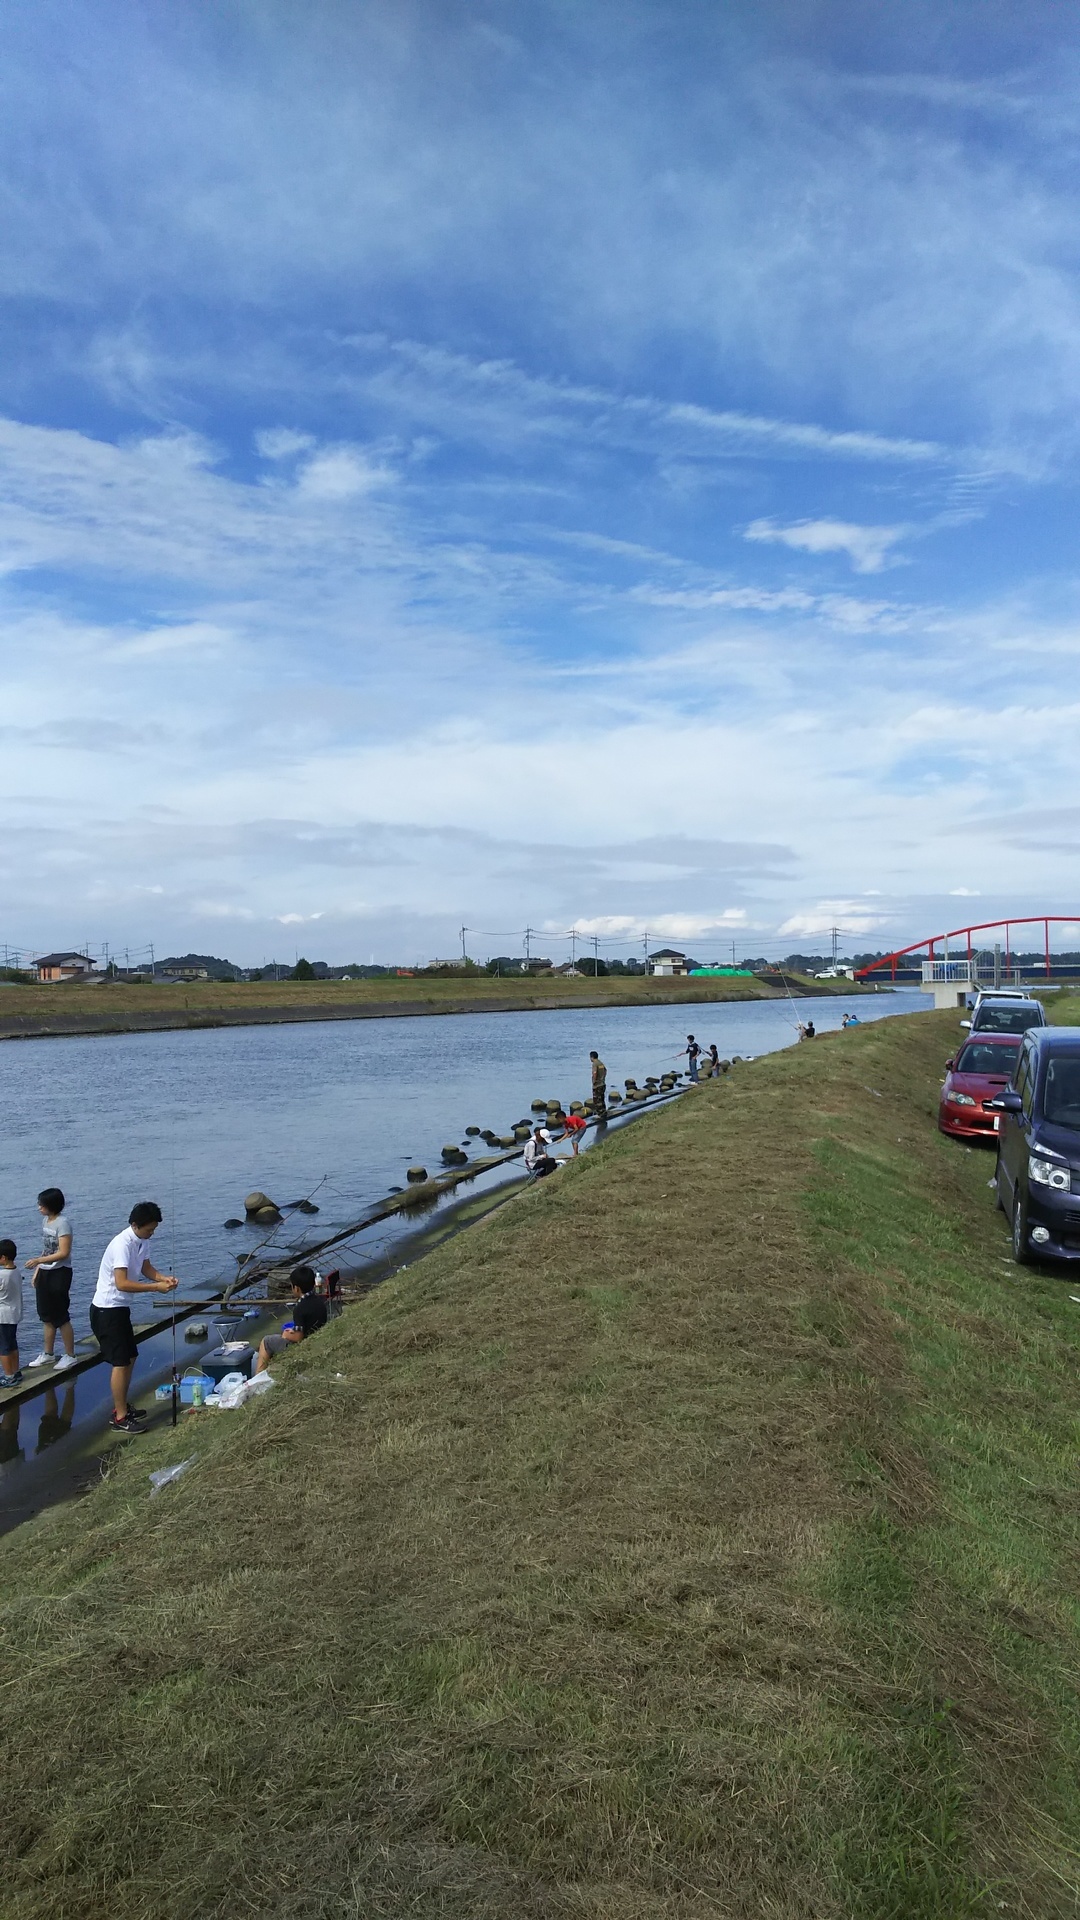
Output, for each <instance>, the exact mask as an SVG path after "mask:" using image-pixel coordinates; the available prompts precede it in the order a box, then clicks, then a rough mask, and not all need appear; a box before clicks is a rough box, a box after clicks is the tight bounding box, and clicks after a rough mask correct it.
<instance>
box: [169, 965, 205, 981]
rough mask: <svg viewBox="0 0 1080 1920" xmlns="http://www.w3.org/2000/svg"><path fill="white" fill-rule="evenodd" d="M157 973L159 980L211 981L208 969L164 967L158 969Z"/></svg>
mask: <svg viewBox="0 0 1080 1920" xmlns="http://www.w3.org/2000/svg"><path fill="white" fill-rule="evenodd" d="M156 973H157V978H158V979H159V980H209V978H210V970H209V968H208V967H179V966H178V967H170V966H163V967H158V968H157V970H156Z"/></svg>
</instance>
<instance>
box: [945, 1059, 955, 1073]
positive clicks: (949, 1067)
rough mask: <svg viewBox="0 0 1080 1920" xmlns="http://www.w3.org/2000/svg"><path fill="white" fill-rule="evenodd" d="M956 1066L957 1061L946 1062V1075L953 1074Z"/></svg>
mask: <svg viewBox="0 0 1080 1920" xmlns="http://www.w3.org/2000/svg"><path fill="white" fill-rule="evenodd" d="M955 1065H956V1061H955V1060H946V1062H945V1071H946V1073H951V1072H952V1070H953V1068H954V1067H955Z"/></svg>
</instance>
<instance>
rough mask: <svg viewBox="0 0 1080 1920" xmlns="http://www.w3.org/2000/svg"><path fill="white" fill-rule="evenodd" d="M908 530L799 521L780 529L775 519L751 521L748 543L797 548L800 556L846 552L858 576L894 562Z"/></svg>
mask: <svg viewBox="0 0 1080 1920" xmlns="http://www.w3.org/2000/svg"><path fill="white" fill-rule="evenodd" d="M907 532H908V528H907V527H904V526H896V527H860V526H855V525H854V524H853V523H852V522H851V521H848V520H796V521H795V523H794V525H792V526H787V527H784V526H780V525H778V524H777V522H776V521H775V520H767V519H764V520H751V522H750V525H749V526H748V527H747V529H746V536H745V537H746V539H747V540H758V541H766V542H771V543H773V544H777V545H780V546H783V547H794V548H795V550H796V551H797V552H799V553H846V554H847V556H848V559H849V560H850V561H851V564H852V566H853V568H854V569H855V572H856V573H880V572H881V569H882V568H883V567H884V566H887V565H889V564H890V563H891V564H895V562H893V561H892V552H891V550H892V548H893V547H895V545H896V543H897V541H898V540H901V539H902V538H903V536H904V534H905V533H907Z"/></svg>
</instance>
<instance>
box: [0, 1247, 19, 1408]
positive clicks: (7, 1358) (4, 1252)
mask: <svg viewBox="0 0 1080 1920" xmlns="http://www.w3.org/2000/svg"><path fill="white" fill-rule="evenodd" d="M16 1251H17V1250H16V1246H15V1242H14V1240H0V1367H2V1368H3V1372H2V1373H0V1387H21V1386H22V1383H23V1377H22V1370H21V1368H20V1366H19V1321H20V1320H21V1319H22V1306H23V1299H22V1274H21V1273H20V1272H19V1269H18V1267H17V1266H16V1265H15V1259H16Z"/></svg>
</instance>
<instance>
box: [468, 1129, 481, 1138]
mask: <svg viewBox="0 0 1080 1920" xmlns="http://www.w3.org/2000/svg"><path fill="white" fill-rule="evenodd" d="M465 1132H466V1134H467V1135H468V1137H469V1138H470V1139H471V1140H475V1139H476V1138H477V1137H478V1135H479V1133H480V1129H479V1127H466V1129H465Z"/></svg>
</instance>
